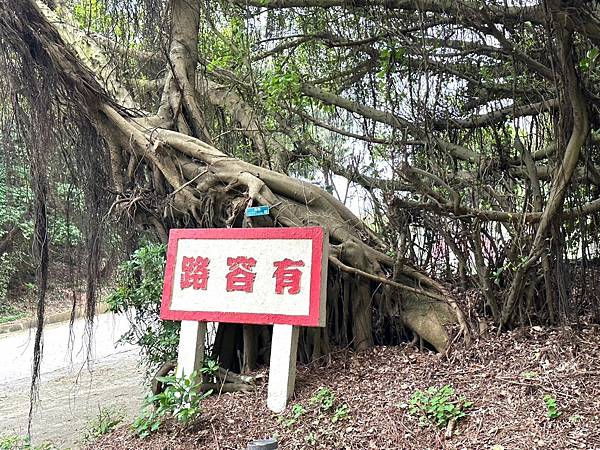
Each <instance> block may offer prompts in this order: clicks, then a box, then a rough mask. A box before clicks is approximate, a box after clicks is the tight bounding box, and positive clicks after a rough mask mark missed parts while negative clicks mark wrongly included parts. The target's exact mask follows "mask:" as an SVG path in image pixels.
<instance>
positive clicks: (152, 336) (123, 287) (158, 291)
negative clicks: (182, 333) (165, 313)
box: [107, 243, 180, 377]
mask: <svg viewBox="0 0 600 450" xmlns="http://www.w3.org/2000/svg"><path fill="white" fill-rule="evenodd" d="M165 252H166V247H165V246H164V245H160V244H153V243H148V244H145V245H143V246H142V247H140V248H139V249H137V250H136V251H135V252H134V253H133V255H132V257H131V259H129V260H128V261H125V262H124V263H122V264H121V265H120V266H119V271H118V275H117V287H116V288H115V290H114V291H113V292H112V293H111V295H110V296H109V297H108V299H107V303H108V305H109V308H110V310H111V311H112V312H115V313H123V314H126V315H127V318H128V320H129V324H130V328H129V330H128V331H127V332H126V333H125V334H123V336H121V338H120V340H119V341H120V342H122V343H129V344H134V345H139V346H140V356H141V363H142V365H143V366H144V367H145V368H146V375H147V376H148V377H150V376H151V375H153V374H154V372H155V371H156V369H157V368H158V367H159V366H160V365H161V364H162V363H164V362H165V361H169V360H174V359H177V346H178V344H179V327H180V323H179V322H173V321H168V320H165V321H163V320H160V302H161V298H162V290H163V282H164V280H163V277H164V267H165Z"/></svg>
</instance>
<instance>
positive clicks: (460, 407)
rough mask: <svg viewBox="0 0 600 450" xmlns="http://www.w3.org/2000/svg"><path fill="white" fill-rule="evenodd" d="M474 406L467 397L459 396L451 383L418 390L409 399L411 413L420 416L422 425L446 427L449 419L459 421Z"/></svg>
mask: <svg viewBox="0 0 600 450" xmlns="http://www.w3.org/2000/svg"><path fill="white" fill-rule="evenodd" d="M471 406H473V403H472V402H469V401H467V400H466V399H465V397H462V396H461V397H457V396H456V395H455V393H454V389H453V388H452V387H451V386H449V385H444V386H442V387H440V388H438V387H435V386H432V387H429V388H427V389H426V390H425V391H421V390H417V391H416V392H415V393H413V395H412V396H411V397H410V399H409V401H408V407H409V410H408V411H409V413H410V414H411V415H412V416H416V417H418V418H419V422H420V423H421V424H422V425H425V424H430V423H431V424H434V425H436V426H437V427H439V428H443V427H445V426H446V425H447V424H448V422H449V421H451V420H455V421H459V420H460V419H462V418H463V417H465V416H466V413H465V411H466V410H467V409H469V408H470V407H471Z"/></svg>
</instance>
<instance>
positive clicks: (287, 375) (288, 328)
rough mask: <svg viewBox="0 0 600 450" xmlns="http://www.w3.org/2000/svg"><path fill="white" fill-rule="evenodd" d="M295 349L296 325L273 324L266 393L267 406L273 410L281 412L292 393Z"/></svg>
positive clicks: (296, 339) (294, 380)
mask: <svg viewBox="0 0 600 450" xmlns="http://www.w3.org/2000/svg"><path fill="white" fill-rule="evenodd" d="M297 351H298V327H296V326H293V325H278V324H275V325H273V339H272V341H271V363H270V364H269V387H268V394H267V406H268V407H269V409H270V410H271V411H273V412H276V413H281V412H283V410H285V407H286V405H287V401H288V400H289V398H290V397H291V396H292V394H293V393H294V384H295V383H296V353H297Z"/></svg>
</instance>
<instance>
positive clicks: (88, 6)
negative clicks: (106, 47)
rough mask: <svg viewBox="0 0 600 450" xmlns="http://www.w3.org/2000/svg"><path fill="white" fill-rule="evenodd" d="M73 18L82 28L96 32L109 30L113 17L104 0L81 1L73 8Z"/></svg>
mask: <svg viewBox="0 0 600 450" xmlns="http://www.w3.org/2000/svg"><path fill="white" fill-rule="evenodd" d="M73 18H74V19H75V21H76V23H77V24H78V25H79V27H80V28H82V29H85V30H90V31H95V32H101V31H103V30H107V29H108V28H109V27H110V24H111V20H112V19H111V17H110V15H109V14H108V13H107V11H106V4H105V2H104V1H102V0H79V1H77V2H76V3H75V5H74V6H73Z"/></svg>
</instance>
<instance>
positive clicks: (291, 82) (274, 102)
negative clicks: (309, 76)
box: [261, 65, 303, 111]
mask: <svg viewBox="0 0 600 450" xmlns="http://www.w3.org/2000/svg"><path fill="white" fill-rule="evenodd" d="M300 82H301V81H300V74H299V73H298V72H297V71H293V70H289V69H284V68H283V67H282V66H280V65H277V66H276V68H275V70H274V71H272V72H268V73H266V74H265V77H264V80H263V82H262V85H261V88H262V91H263V92H264V93H265V95H266V106H267V109H269V110H272V111H277V110H278V109H279V108H280V103H282V102H288V103H294V104H296V105H297V106H300V105H301V104H302V103H303V97H302V95H301V90H300Z"/></svg>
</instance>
